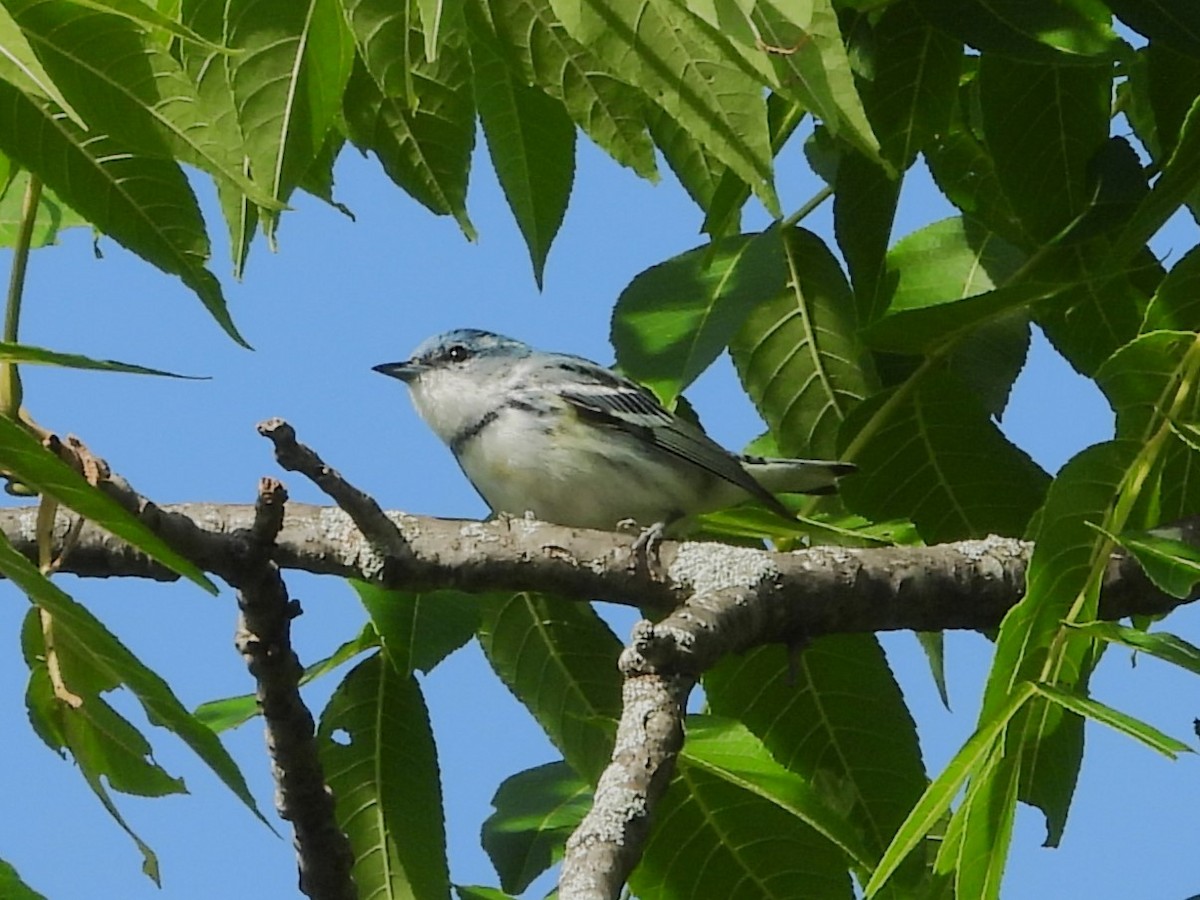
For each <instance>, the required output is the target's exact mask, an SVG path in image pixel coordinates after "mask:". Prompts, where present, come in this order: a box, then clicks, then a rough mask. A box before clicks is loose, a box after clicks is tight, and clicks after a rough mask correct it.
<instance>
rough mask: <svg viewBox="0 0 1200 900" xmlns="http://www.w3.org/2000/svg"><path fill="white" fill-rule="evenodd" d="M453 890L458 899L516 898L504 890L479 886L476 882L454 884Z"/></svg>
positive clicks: (500, 899) (489, 899)
mask: <svg viewBox="0 0 1200 900" xmlns="http://www.w3.org/2000/svg"><path fill="white" fill-rule="evenodd" d="M454 891H455V893H457V894H458V900H517V898H515V897H513V896H512V895H511V894H506V893H505V892H504V891H499V890H496V888H490V887H481V886H480V885H477V884H472V885H465V884H456V885H454Z"/></svg>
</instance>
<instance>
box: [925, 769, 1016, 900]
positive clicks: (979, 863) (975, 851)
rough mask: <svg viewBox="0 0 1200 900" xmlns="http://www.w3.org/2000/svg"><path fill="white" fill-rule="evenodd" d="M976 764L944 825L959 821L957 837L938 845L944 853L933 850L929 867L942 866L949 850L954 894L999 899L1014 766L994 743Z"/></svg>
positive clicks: (1011, 809) (1012, 807) (1011, 815)
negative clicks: (977, 768)
mask: <svg viewBox="0 0 1200 900" xmlns="http://www.w3.org/2000/svg"><path fill="white" fill-rule="evenodd" d="M1014 755H1015V754H1014ZM980 768H981V771H979V772H977V773H976V774H975V775H974V777H973V778H972V779H971V784H970V787H969V788H968V789H967V794H966V797H965V798H964V799H963V803H962V805H961V806H960V807H959V809H958V810H957V811H956V812H955V814H954V817H953V819H952V820H951V823H950V828H956V825H957V823H958V822H961V827H959V828H957V829H956V830H957V832H958V834H960V835H961V840H958V841H956V843H955V845H953V846H945V847H943V850H944V851H946V852H945V853H944V852H942V851H939V853H938V856H937V860H936V863H935V866H937V867H938V868H939V869H941V868H944V867H946V866H947V864H948V859H947V856H948V854H949V853H950V852H953V853H954V855H955V857H956V859H955V861H954V864H953V868H954V870H955V878H954V890H955V896H958V897H978V898H980V900H999V897H1000V885H1001V880H1002V879H1003V877H1004V866H1005V863H1006V861H1007V859H1008V848H1009V845H1010V844H1011V843H1012V830H1013V821H1014V819H1015V816H1016V806H1017V786H1018V783H1019V777H1018V774H1019V767H1018V766H1017V765H1016V762H1015V760H1014V758H1013V756H1012V755H1006V754H1004V753H1002V752H1001V748H1000V747H999V746H997V747H996V748H995V749H994V751H993V753H992V756H991V758H990V759H988V760H987V761H986V762H985V763H984V764H983V765H982V766H981V767H980ZM956 820H957V821H956Z"/></svg>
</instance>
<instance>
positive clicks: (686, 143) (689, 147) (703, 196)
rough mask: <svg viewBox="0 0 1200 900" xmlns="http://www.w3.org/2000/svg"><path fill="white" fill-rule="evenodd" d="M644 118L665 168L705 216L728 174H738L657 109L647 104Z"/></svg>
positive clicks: (690, 133)
mask: <svg viewBox="0 0 1200 900" xmlns="http://www.w3.org/2000/svg"><path fill="white" fill-rule="evenodd" d="M645 118H646V127H647V128H648V129H650V137H651V138H653V140H654V143H655V145H656V146H657V147H658V151H659V152H660V153H661V154H662V156H663V159H665V160H666V161H667V166H668V167H670V169H671V171H672V172H673V173H674V174H675V177H676V178H678V179H679V183H680V184H681V185H683V189H684V190H685V191H687V193H688V196H689V197H691V198H692V200H693V201H695V203H696V205H697V206H699V207H700V209H702V210H704V211H705V212H706V213H707V211H708V210H709V208H710V207H711V206H712V203H713V200H714V199H715V198H716V196H717V189H718V188H719V187H720V186H721V183H722V182H724V181H725V179H726V178H727V177H728V176H729V173H730V172H733V174H734V176H735V177H737V178H738V180H741V175H740V174H738V173H737V172H736V171H735V170H733V169H731V168H730V167H729V166H727V165H725V163H723V162H722V161H721V159H720V158H719V157H718V156H716V154H714V153H713V152H712V150H711V149H709V147H708V145H707V144H705V143H704V141H703V140H701V139H700V138H698V137H696V135H695V134H693V133H692V132H690V131H688V129H686V128H685V127H684V126H683V125H681V124H680V123H679V122H677V121H676V120H675V119H672V118H671V117H670V116H669V115H668V114H667V113H666V112H665V111H664V110H663V109H662V108H661V107H658V106H654V105H650V106H649V107H648V108H647V109H646V112H645ZM743 183H745V182H743Z"/></svg>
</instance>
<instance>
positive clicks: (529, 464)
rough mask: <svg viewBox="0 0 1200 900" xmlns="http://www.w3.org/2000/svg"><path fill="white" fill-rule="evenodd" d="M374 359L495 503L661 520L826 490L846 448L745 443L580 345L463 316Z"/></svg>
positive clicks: (511, 508) (606, 522)
mask: <svg viewBox="0 0 1200 900" xmlns="http://www.w3.org/2000/svg"><path fill="white" fill-rule="evenodd" d="M375 371H376V372H381V373H383V374H384V375H390V376H392V377H393V378H399V379H400V380H401V381H403V382H404V383H405V384H407V385H408V387H409V390H410V391H411V393H412V399H413V404H414V405H415V406H416V408H417V412H419V413H420V414H421V418H423V419H424V420H425V421H426V423H428V425H429V427H430V428H432V429H433V430H434V432H436V433H437V436H438V437H440V438H441V439H442V440H443V441H445V442H446V444H447V445H448V446H449V447H450V450H451V451H452V452H453V453H454V457H455V459H457V460H458V464H459V465H460V466H461V467H462V470H463V472H465V473H466V476H467V478H469V479H470V480H471V484H473V485H474V486H475V489H476V490H477V491H479V493H480V494H481V495H482V496H483V499H484V500H486V501H487V504H488V506H490V507H491V508H492V511H493V512H496V513H507V514H509V515H514V516H521V515H524V514H525V513H526V512H529V513H532V515H533V516H534V517H535V518H537V519H540V520H542V521H544V522H554V523H557V524H559V525H569V526H573V527H577V528H599V529H607V530H612V529H615V528H617V527H618V526H623V525H625V524H626V523H628V522H630V521H631V520H632V522H636V523H637V524H638V525H640V526H642V527H645V528H654V527H657V528H658V529H660V530H661V529H662V528H663V527H664V526H665V525H667V524H669V523H672V522H675V521H676V520H678V519H681V518H683V517H685V516H692V515H695V514H697V513H704V512H713V511H715V510H718V509H725V508H727V507H731V506H735V505H737V504H740V503H744V502H746V501H749V500H758V501H760V502H761V503H763V504H764V505H765V506H767V507H768V508H770V509H772V510H774V511H775V512H776V513H778V514H779V515H781V516H783V517H785V518H788V519H790V518H792V515H791V513H789V512H788V510H787V508H786V507H784V506H783V504H782V503H780V502H779V501H778V500H777V499H776V498H775V496H774V494H775V493H776V492H778V493H805V494H825V493H830V492H832V491H834V490H835V489H836V481H837V478H838V477H839V476H840V475H845V474H847V473H848V472H851V471H853V469H854V466H853V465H851V464H850V463H844V462H824V461H821V460H811V459H764V458H759V457H751V456H735V455H733V454H732V453H729V452H728V451H726V450H724V449H723V448H722V447H721V446H720V445H718V444H717V443H716V442H714V441H713V440H712V439H711V438H709V437H708V436H707V435H705V434H704V433H703V432H702V431H701V430H700V429H698V428H696V427H695V426H693V425H691V424H690V423H689V422H687V421H685V420H683V419H681V418H680V417H679V416H677V415H675V414H674V413H672V412H670V411H668V410H667V409H665V408H664V407H663V406H662V405H661V404H660V403H659V402H658V400H657V399H655V398H654V396H653V395H651V394H650V393H649V392H648V391H646V390H645V389H643V388H642V387H640V386H639V385H637V384H635V383H634V382H632V381H630V380H629V379H627V378H624V377H623V376H621V375H618V374H617V373H616V372H614V371H612V370H611V369H606V368H604V367H603V366H600V365H597V364H596V363H594V362H590V361H589V360H586V359H583V358H581V357H578V356H569V355H567V354H563V353H544V352H541V351H539V350H535V349H533V348H532V347H530V346H529V345H527V344H523V343H521V342H520V341H516V340H513V339H512V338H507V337H502V336H501V335H498V334H492V333H490V332H487V331H478V330H476V329H470V328H464V329H459V330H456V331H449V332H446V333H445V334H440V335H437V336H436V337H432V338H430V339H428V340H427V341H425V342H424V343H422V344H421V345H420V346H419V347H417V349H416V350H415V351H414V352H413V355H412V358H411V359H408V360H405V361H404V362H396V363H385V364H383V365H379V366H375Z"/></svg>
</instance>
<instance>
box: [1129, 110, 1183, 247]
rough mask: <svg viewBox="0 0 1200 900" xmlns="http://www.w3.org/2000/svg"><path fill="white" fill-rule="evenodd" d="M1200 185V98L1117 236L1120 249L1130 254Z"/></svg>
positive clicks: (1164, 222)
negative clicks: (1144, 194) (1163, 162)
mask: <svg viewBox="0 0 1200 900" xmlns="http://www.w3.org/2000/svg"><path fill="white" fill-rule="evenodd" d="M1197 186H1200V97H1198V98H1196V99H1195V101H1194V102H1193V103H1192V107H1191V109H1190V110H1189V111H1188V114H1187V118H1186V119H1184V122H1183V127H1182V128H1181V129H1180V132H1179V142H1178V144H1177V145H1176V146H1175V150H1174V152H1173V153H1172V154H1171V157H1170V159H1168V160H1167V162H1166V164H1165V165H1164V166H1163V168H1162V174H1161V175H1160V176H1159V177H1158V180H1157V181H1155V182H1154V186H1153V187H1152V188H1151V189H1150V193H1149V194H1148V195H1147V197H1146V199H1145V200H1143V201H1142V203H1141V204H1140V205H1139V206H1138V208H1137V210H1136V212H1135V213H1134V214H1133V215H1132V216H1131V217H1130V219H1129V223H1128V225H1126V227H1125V230H1124V231H1123V232H1122V233H1121V235H1120V237H1119V238H1117V241H1116V248H1117V252H1118V253H1120V254H1122V255H1125V256H1128V255H1131V254H1132V253H1134V252H1135V251H1136V250H1137V249H1138V248H1140V247H1142V246H1143V245H1144V244H1145V243H1146V241H1148V240H1149V239H1150V238H1151V237H1152V236H1153V235H1154V234H1156V233H1157V232H1158V230H1159V229H1160V228H1162V226H1163V225H1164V224H1166V221H1167V220H1168V219H1169V218H1170V217H1171V216H1172V215H1174V213H1175V210H1177V209H1178V208H1179V207H1180V206H1181V205H1182V204H1183V203H1184V202H1185V201H1186V200H1188V199H1189V198H1190V197H1191V196H1192V194H1193V193H1194V192H1195V191H1196V189H1197Z"/></svg>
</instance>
